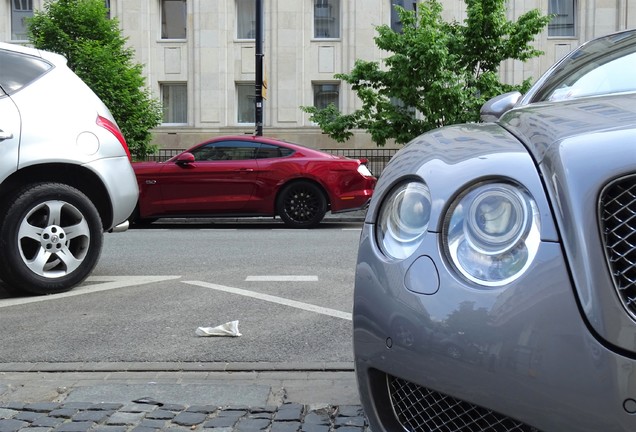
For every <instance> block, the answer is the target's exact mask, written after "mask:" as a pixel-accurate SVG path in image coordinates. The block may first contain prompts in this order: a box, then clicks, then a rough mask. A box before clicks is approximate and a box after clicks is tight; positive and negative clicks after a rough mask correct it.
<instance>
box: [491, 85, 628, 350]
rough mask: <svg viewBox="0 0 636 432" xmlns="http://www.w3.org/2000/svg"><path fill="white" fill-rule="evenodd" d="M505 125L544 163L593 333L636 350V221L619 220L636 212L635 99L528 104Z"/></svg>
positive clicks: (541, 167) (510, 115)
mask: <svg viewBox="0 0 636 432" xmlns="http://www.w3.org/2000/svg"><path fill="white" fill-rule="evenodd" d="M500 125H501V126H502V127H504V128H506V129H507V130H508V131H509V132H510V133H511V134H512V135H514V136H516V137H517V138H518V139H519V140H520V141H521V142H522V143H523V144H524V145H525V146H526V147H527V149H528V151H529V152H530V153H531V155H532V156H533V158H534V159H535V161H536V163H537V165H538V169H539V172H540V174H541V176H542V178H543V181H544V185H545V188H546V192H547V194H548V196H549V200H550V202H551V203H552V207H553V211H554V215H555V220H556V223H557V225H558V228H559V232H560V236H561V239H562V241H563V244H564V251H565V253H566V257H567V260H568V262H569V265H570V272H571V277H572V279H573V281H574V284H575V287H576V291H577V295H578V299H579V304H580V308H581V311H582V313H583V314H584V316H585V318H586V319H587V321H588V323H589V325H590V327H591V328H592V329H593V330H594V332H595V334H596V336H597V337H598V338H599V339H601V340H603V341H605V343H606V344H609V345H610V346H613V347H615V348H618V349H619V350H620V349H623V350H627V351H630V352H636V278H634V277H633V276H636V275H635V274H632V272H634V270H633V269H632V268H633V267H634V266H635V264H628V263H633V262H636V261H635V260H634V258H636V220H635V221H633V222H632V221H631V220H627V219H628V218H625V219H626V220H624V221H622V220H618V219H620V217H622V216H612V215H615V214H616V213H617V210H621V211H624V212H626V213H628V214H632V215H633V214H635V213H634V212H635V211H636V198H635V196H634V195H632V193H634V192H636V187H635V188H634V189H633V190H631V191H629V186H630V185H632V184H633V185H635V186H636V142H635V140H634V137H636V94H634V95H629V96H625V95H622V96H621V97H611V96H607V97H599V98H591V99H590V98H587V99H585V100H579V101H576V100H575V101H567V102H559V103H545V104H534V105H531V106H525V107H522V108H518V109H513V110H511V111H510V112H508V113H507V114H506V115H505V116H504V117H503V118H502V119H501V121H500ZM617 187H618V188H620V190H621V191H622V190H623V189H626V190H627V192H625V193H622V195H624V196H625V198H623V197H621V199H620V200H618V201H616V200H613V196H614V195H615V192H612V191H613V190H615V189H616V188H617ZM627 197H629V198H627ZM610 198H612V200H613V201H612V204H611V206H612V207H613V208H611V209H610ZM630 207H631V208H630ZM633 218H634V219H636V217H633ZM617 220H618V222H617ZM631 236H633V237H634V238H629V237H631ZM632 280H633V281H634V282H631V281H632Z"/></svg>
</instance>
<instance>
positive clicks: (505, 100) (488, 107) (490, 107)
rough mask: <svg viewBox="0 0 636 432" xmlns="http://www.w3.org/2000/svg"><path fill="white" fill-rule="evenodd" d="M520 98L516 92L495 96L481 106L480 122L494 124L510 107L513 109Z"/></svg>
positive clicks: (519, 94)
mask: <svg viewBox="0 0 636 432" xmlns="http://www.w3.org/2000/svg"><path fill="white" fill-rule="evenodd" d="M520 98H521V93H519V92H518V91H514V92H510V93H504V94H502V95H499V96H495V97H494V98H492V99H490V100H489V101H488V102H486V103H485V104H483V105H482V107H481V110H480V111H479V117H480V118H481V121H483V122H486V123H489V122H496V121H497V120H499V118H501V116H502V115H504V113H505V112H506V111H509V110H510V109H511V108H512V107H514V106H515V105H516V104H517V102H518V101H519V99H520Z"/></svg>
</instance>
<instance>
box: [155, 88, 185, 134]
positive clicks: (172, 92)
mask: <svg viewBox="0 0 636 432" xmlns="http://www.w3.org/2000/svg"><path fill="white" fill-rule="evenodd" d="M160 87H161V103H162V104H163V124H187V123H188V86H187V84H185V83H170V84H168V83H163V84H160Z"/></svg>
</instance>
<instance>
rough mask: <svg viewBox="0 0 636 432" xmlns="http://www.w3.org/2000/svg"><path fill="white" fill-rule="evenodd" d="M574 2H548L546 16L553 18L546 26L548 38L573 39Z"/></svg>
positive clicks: (555, 0)
mask: <svg viewBox="0 0 636 432" xmlns="http://www.w3.org/2000/svg"><path fill="white" fill-rule="evenodd" d="M575 10H576V8H575V0H549V2H548V14H549V15H552V14H554V18H553V19H552V21H551V22H550V24H548V36H556V37H573V36H575V31H574V11H575Z"/></svg>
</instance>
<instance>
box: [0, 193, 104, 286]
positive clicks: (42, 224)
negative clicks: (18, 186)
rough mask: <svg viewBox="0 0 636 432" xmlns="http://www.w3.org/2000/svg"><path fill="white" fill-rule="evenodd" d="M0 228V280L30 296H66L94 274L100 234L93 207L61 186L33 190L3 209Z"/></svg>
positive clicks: (86, 200) (83, 197) (100, 242)
mask: <svg viewBox="0 0 636 432" xmlns="http://www.w3.org/2000/svg"><path fill="white" fill-rule="evenodd" d="M8 204H9V205H8V211H7V214H6V217H4V218H3V220H2V223H1V225H0V278H2V280H4V281H5V282H6V283H7V284H9V285H10V286H12V287H13V288H17V289H21V290H24V291H28V292H31V293H34V294H51V293H59V292H64V291H68V290H70V289H71V288H73V286H75V285H77V284H78V283H80V282H82V281H83V280H84V279H85V278H86V277H87V276H88V275H89V274H90V272H91V271H92V270H93V268H94V267H95V265H96V264H97V260H98V258H99V255H100V254H101V249H102V243H103V228H102V222H101V218H100V216H99V213H98V212H97V210H96V209H95V206H94V205H93V203H92V202H91V201H90V200H89V199H88V198H87V197H86V195H84V194H83V193H82V192H80V191H79V190H77V189H75V188H73V187H71V186H68V185H65V184H61V183H38V184H32V185H29V186H27V187H25V188H24V189H22V190H20V191H19V192H18V193H17V194H16V195H15V196H14V198H13V199H12V200H10V201H9V203H8Z"/></svg>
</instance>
